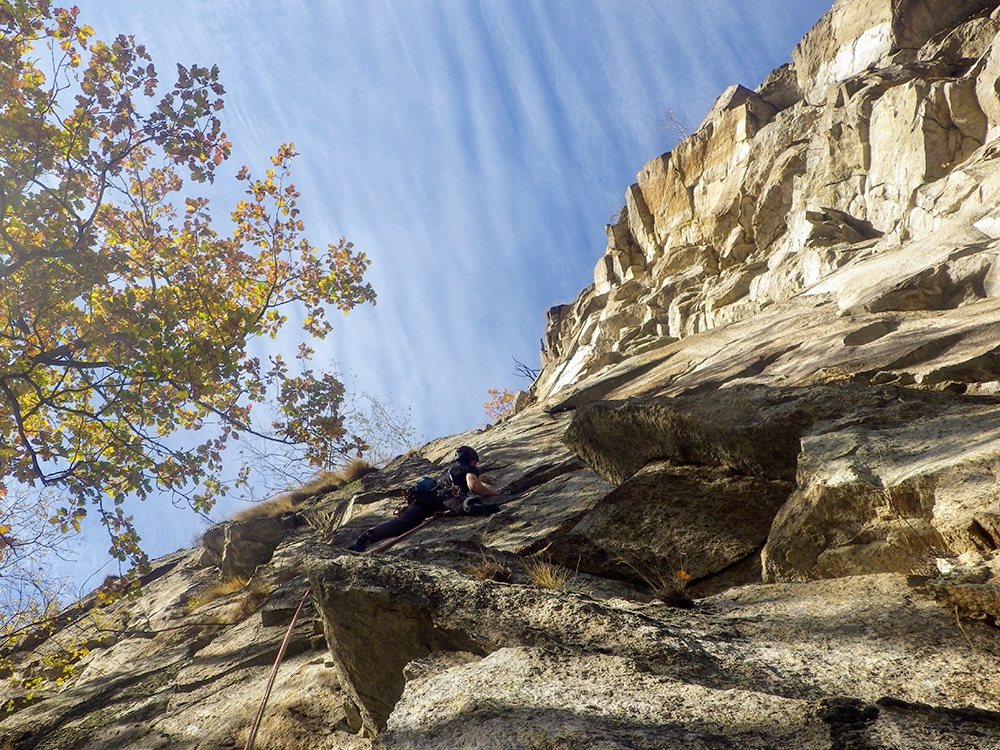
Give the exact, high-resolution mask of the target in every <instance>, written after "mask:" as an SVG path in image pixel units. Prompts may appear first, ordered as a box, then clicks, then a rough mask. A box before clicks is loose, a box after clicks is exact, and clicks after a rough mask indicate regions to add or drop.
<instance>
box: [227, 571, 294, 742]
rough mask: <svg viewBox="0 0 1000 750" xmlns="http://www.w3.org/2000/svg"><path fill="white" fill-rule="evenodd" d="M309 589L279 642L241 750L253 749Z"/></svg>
mask: <svg viewBox="0 0 1000 750" xmlns="http://www.w3.org/2000/svg"><path fill="white" fill-rule="evenodd" d="M309 592H310V589H306V593H304V594H303V595H302V601H300V602H299V606H298V609H296V610H295V614H294V615H292V621H291V622H290V623H288V631H287V632H286V633H285V639H284V640H283V641H282V642H281V648H279V649H278V656H277V658H276V659H275V660H274V666H273V667H272V668H271V676H270V677H268V678H267V687H265V688H264V697H263V698H261V699H260V707H259V708H258V709H257V716H256V717H255V718H254V720H253V724H252V725H251V726H250V736H249V737H247V744H246V745H244V746H243V750H251V748H253V743H254V740H255V739H257V730H258V729H259V728H260V719H261V717H262V716H263V715H264V708H265V707H266V706H267V699H268V698H269V697H270V695H271V688H272V687H273V686H274V678H275V677H276V676H277V674H278V665H280V664H281V660H282V658H284V656H285V649H287V648H288V642H289V641H290V640H291V639H292V630H294V629H295V622H296V620H298V619H299V613H300V612H302V608H303V607H304V606H305V604H306V599H308V598H309Z"/></svg>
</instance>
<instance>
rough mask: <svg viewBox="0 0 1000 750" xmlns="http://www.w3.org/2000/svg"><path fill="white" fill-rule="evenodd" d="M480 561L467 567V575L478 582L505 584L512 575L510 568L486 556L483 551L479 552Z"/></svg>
mask: <svg viewBox="0 0 1000 750" xmlns="http://www.w3.org/2000/svg"><path fill="white" fill-rule="evenodd" d="M479 555H480V559H479V560H478V561H477V562H475V563H473V564H472V565H471V566H470V567H469V573H470V574H471V575H472V577H473V578H477V579H479V580H480V581H500V582H501V583H506V582H507V581H509V580H510V579H511V578H512V577H513V574H512V573H511V570H510V568H508V567H507V566H506V565H504V564H503V563H502V562H500V561H499V560H497V559H496V558H495V557H493V556H492V555H487V554H486V552H485V550H483V549H480V550H479Z"/></svg>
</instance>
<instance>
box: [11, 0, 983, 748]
mask: <svg viewBox="0 0 1000 750" xmlns="http://www.w3.org/2000/svg"><path fill="white" fill-rule="evenodd" d="M792 60H793V62H792V63H791V64H790V65H787V66H785V67H783V68H780V69H779V70H776V71H774V72H773V73H772V74H771V75H770V76H769V77H768V78H767V80H766V81H765V82H764V83H763V84H762V85H761V86H760V87H758V88H757V90H755V91H750V90H748V89H746V88H743V87H741V86H734V87H732V88H730V89H729V90H727V91H726V92H724V93H723V95H722V96H721V97H720V98H719V100H718V101H717V103H716V104H715V106H714V107H713V108H712V110H711V111H710V112H709V113H708V115H707V116H706V118H705V120H704V122H703V123H702V124H701V126H700V127H699V129H698V130H697V132H695V133H694V134H693V135H691V136H690V137H689V138H687V139H686V140H684V141H683V142H682V143H680V144H679V145H678V147H677V148H676V149H675V150H674V151H672V152H671V153H668V154H663V155H662V156H659V157H657V158H655V159H653V160H652V161H651V162H650V163H649V164H647V165H646V166H645V167H643V168H642V169H641V170H640V172H639V174H638V176H637V181H636V184H635V185H632V186H631V187H630V188H629V189H628V191H627V192H626V195H625V206H624V208H623V209H622V210H621V213H620V216H619V218H618V221H617V222H616V223H615V224H614V225H612V226H609V227H608V228H607V234H608V247H607V251H606V252H605V254H604V256H603V257H602V258H601V259H600V261H599V262H598V264H597V268H596V269H595V274H594V284H593V285H591V286H589V287H588V288H587V289H585V290H583V291H582V292H581V294H580V295H579V297H578V298H577V300H576V301H575V302H573V303H572V304H569V305H564V306H561V307H557V308H554V309H552V310H550V311H549V313H548V329H547V333H546V339H545V349H544V351H543V353H542V362H543V368H542V371H541V374H540V376H539V377H538V379H537V380H536V382H535V383H534V384H533V385H532V387H531V389H530V391H529V393H528V394H525V395H524V396H523V397H522V398H521V399H519V406H518V410H517V413H515V414H514V415H512V416H510V417H509V418H507V419H505V420H504V421H502V422H501V423H500V424H499V425H497V426H495V427H493V428H491V429H489V430H487V431H484V432H475V433H467V434H464V435H456V436H452V437H448V438H442V439H439V440H436V441H433V442H431V443H429V444H428V445H426V446H423V447H422V448H420V449H419V450H417V451H414V452H412V453H411V454H409V455H407V456H403V457H400V458H398V459H396V460H395V461H394V462H392V463H391V464H390V465H388V466H387V467H385V468H383V469H382V470H380V471H378V472H376V473H374V474H370V475H368V476H366V477H364V478H362V479H361V480H358V481H356V482H354V483H352V484H350V485H348V486H346V487H343V488H340V489H337V490H335V491H331V492H326V493H321V494H317V495H316V496H314V497H312V498H309V499H307V500H306V501H304V502H302V503H300V504H299V506H298V507H297V509H296V510H295V511H293V512H291V513H287V514H285V515H283V516H280V517H276V518H263V519H259V520H254V521H241V522H229V523H226V524H222V525H221V526H219V527H216V528H213V529H211V530H210V531H209V532H208V533H207V534H206V535H205V538H204V540H203V544H202V547H201V548H200V549H196V550H189V551H180V552H177V553H175V554H173V555H170V556H167V557H165V558H162V559H160V560H157V561H156V562H155V563H154V566H153V569H152V570H151V571H150V572H149V573H148V574H147V575H146V576H145V579H144V593H143V595H142V596H141V597H138V598H132V599H128V598H126V599H122V600H119V601H116V602H112V603H108V602H107V600H106V599H105V598H103V597H102V596H101V595H100V594H94V595H93V596H91V597H89V598H87V599H85V600H83V601H81V602H78V603H77V604H76V605H74V606H73V607H71V608H69V609H67V610H66V611H65V612H64V613H62V614H61V615H60V616H59V617H58V618H56V620H55V621H54V622H53V623H52V624H51V627H48V628H46V629H44V630H40V631H39V632H38V633H36V634H34V635H33V636H32V637H31V638H29V639H28V640H26V641H24V642H23V643H21V644H20V645H19V646H18V647H17V648H16V649H13V650H12V649H11V648H9V647H8V648H7V649H6V651H5V654H6V656H7V657H8V658H10V659H11V661H12V662H13V663H14V665H15V667H14V669H13V670H12V671H11V672H10V673H8V674H7V675H5V677H6V678H7V680H6V682H5V683H4V684H3V687H2V689H0V700H2V701H4V702H5V704H6V706H7V708H8V709H9V710H8V713H7V714H6V716H4V718H2V719H0V748H10V749H11V750H34V749H37V750H42V749H44V748H47V749H53V748H79V749H87V750H98V749H100V750H105V749H110V748H128V749H130V750H138V749H139V748H149V749H150V750H152V749H153V748H168V747H169V748H190V749H191V750H194V749H195V748H219V747H243V746H244V744H245V743H246V740H247V737H248V736H249V733H250V726H251V722H252V720H253V718H254V714H255V712H256V710H257V707H258V704H259V703H260V701H261V696H262V695H263V693H264V688H265V683H266V682H267V678H268V674H269V672H270V671H271V665H272V664H273V663H274V661H275V657H276V656H277V654H278V652H279V649H280V648H281V647H282V641H283V639H284V638H285V636H286V631H287V632H288V639H287V643H286V644H285V645H286V646H287V650H286V651H285V655H284V660H283V662H282V664H281V667H280V669H279V670H278V672H277V675H276V679H275V682H274V688H273V691H272V692H271V695H270V699H269V701H268V703H267V709H266V711H265V713H264V715H263V721H262V723H261V725H260V729H259V733H258V734H257V738H256V746H257V747H260V748H263V747H267V748H316V749H317V750H319V749H321V748H322V749H331V750H332V749H334V748H400V749H402V748H459V747H462V748H464V747H469V748H511V749H519V748H532V749H537V750H543V749H544V750H559V749H562V748H566V749H569V748H574V749H575V748H609V749H611V748H651V749H652V748H663V747H683V748H704V749H706V750H707V749H714V748H816V749H817V750H819V749H822V750H846V749H847V748H873V749H874V748H954V749H955V750H959V749H960V748H961V749H963V750H967V749H969V748H992V749H996V748H1000V690H998V689H997V684H1000V659H998V656H1000V632H998V630H997V619H998V618H1000V556H998V554H997V550H998V549H1000V262H998V255H1000V161H998V159H997V157H998V155H1000V0H850V1H846V0H840V1H839V2H837V3H836V4H835V5H834V7H833V8H832V9H831V11H830V12H829V13H827V14H826V15H825V16H824V17H823V19H821V21H820V22H819V23H818V24H817V25H816V27H815V28H814V29H813V30H812V31H810V32H809V34H808V35H807V36H806V37H805V38H804V39H803V40H802V42H801V43H800V44H799V46H798V47H797V48H796V49H795V50H794V52H793V55H792ZM462 444H471V445H474V446H475V447H476V448H477V449H478V450H479V452H480V453H481V455H482V456H483V458H484V469H485V470H486V471H487V472H489V473H490V474H492V475H493V476H494V477H495V478H496V481H497V484H498V486H499V487H501V488H502V489H503V493H504V494H503V495H501V497H500V498H499V500H500V501H501V504H502V511H501V512H499V513H496V514H494V515H491V516H489V517H487V518H473V517H450V518H444V519H440V520H437V521H435V522H433V523H431V524H429V525H428V526H426V527H425V528H421V529H420V530H419V531H417V532H416V533H414V534H412V535H410V536H407V537H406V538H404V539H402V540H400V541H399V542H398V543H397V544H396V545H394V546H392V547H391V548H390V549H388V550H385V551H383V552H374V553H372V552H369V553H364V554H356V553H349V552H346V551H345V547H346V546H347V545H348V544H349V543H350V542H351V541H353V540H354V539H355V538H356V537H357V536H358V534H359V533H360V532H361V531H363V530H364V529H366V528H368V527H370V526H371V525H373V524H374V523H376V522H377V521H379V520H383V519H385V518H387V517H389V515H390V514H391V511H392V509H393V508H394V507H395V506H397V505H398V504H399V499H398V495H399V490H400V489H401V488H402V487H405V486H407V485H408V484H412V483H413V482H414V481H416V479H418V478H419V477H421V476H425V475H429V476H438V475H439V474H440V473H441V470H442V468H443V467H444V466H445V465H447V463H448V462H449V461H450V459H451V457H452V455H453V453H454V449H455V448H456V447H457V446H459V445H462ZM220 581H221V582H222V584H220ZM223 584H224V585H223ZM307 592H308V593H307ZM303 601H304V602H305V605H304V609H303V613H302V615H301V617H299V618H298V619H296V620H295V626H294V627H292V628H290V625H291V623H292V622H293V617H294V613H295V612H296V609H297V608H298V606H299V604H300V602H303Z"/></svg>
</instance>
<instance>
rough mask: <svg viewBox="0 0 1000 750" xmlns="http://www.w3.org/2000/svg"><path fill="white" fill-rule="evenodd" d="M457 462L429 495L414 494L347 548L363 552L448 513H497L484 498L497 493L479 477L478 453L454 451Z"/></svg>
mask: <svg viewBox="0 0 1000 750" xmlns="http://www.w3.org/2000/svg"><path fill="white" fill-rule="evenodd" d="M455 459H456V463H455V465H454V466H452V467H451V468H449V469H448V472H447V474H446V475H445V477H444V479H443V481H441V482H439V483H437V485H436V486H437V488H438V489H435V490H434V491H430V492H417V493H414V495H413V497H414V499H413V501H412V502H411V503H410V504H409V505H407V506H406V508H404V509H403V511H402V513H400V514H399V515H398V516H397V517H396V518H394V519H392V520H391V521H385V522H383V523H380V524H379V525H378V526H375V527H374V528H371V529H368V531H366V532H365V533H364V534H362V535H361V536H360V537H358V539H357V541H356V542H354V544H352V545H351V546H350V547H348V548H347V549H349V550H351V551H352V552H364V551H365V550H366V549H368V546H369V545H370V544H372V543H373V542H377V541H379V540H380V539H388V538H389V537H394V536H399V535H400V534H405V533H406V532H407V531H410V530H412V529H415V528H416V527H417V526H419V525H420V524H421V523H423V522H424V521H425V519H427V518H428V517H429V516H433V515H435V514H438V513H440V514H443V513H446V512H448V511H451V512H452V513H455V514H458V515H467V516H488V515H490V514H491V513H495V512H497V511H498V510H500V507H499V506H498V505H487V504H485V503H483V502H482V498H484V497H495V496H497V495H499V494H500V493H499V492H497V491H496V490H495V489H493V488H492V487H490V485H489V484H488V480H489V477H481V476H480V474H479V468H478V464H479V454H478V453H476V451H475V450H474V449H473V448H470V447H469V446H468V445H463V446H460V447H459V448H458V449H457V450H456V451H455Z"/></svg>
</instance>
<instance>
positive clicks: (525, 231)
mask: <svg viewBox="0 0 1000 750" xmlns="http://www.w3.org/2000/svg"><path fill="white" fill-rule="evenodd" d="M76 4H77V5H78V6H79V7H80V9H81V19H82V20H83V21H84V22H85V23H88V24H90V25H91V26H93V27H94V28H95V31H96V32H97V36H98V37H99V38H103V39H107V38H110V37H113V36H114V35H116V34H118V33H128V34H133V35H135V36H136V38H137V40H138V41H140V42H141V43H143V44H145V45H146V47H147V48H148V50H149V51H150V53H151V54H152V56H153V59H154V61H155V62H156V63H157V66H158V68H159V70H160V71H161V78H168V75H169V74H170V72H171V71H172V68H173V63H175V62H182V63H185V64H191V63H199V64H218V65H219V66H220V68H221V70H222V80H223V83H224V84H225V86H226V89H227V97H226V99H227V106H226V110H225V111H224V112H223V119H224V123H225V129H226V131H227V133H228V134H229V136H230V140H232V141H233V143H234V151H233V158H232V160H231V162H230V163H229V165H228V167H226V168H225V169H224V170H223V172H222V175H221V179H220V184H219V191H218V192H219V195H216V196H214V199H215V200H216V201H218V202H219V204H220V208H222V207H225V206H227V205H228V204H232V203H233V202H234V201H235V200H237V199H238V198H239V195H238V189H237V188H232V182H231V180H227V177H231V176H232V175H233V174H235V172H236V171H237V169H238V168H239V166H240V165H242V164H247V165H248V166H250V167H251V170H252V171H256V172H257V173H260V172H262V171H263V170H264V169H265V168H266V166H268V162H267V159H268V156H269V155H271V154H272V153H273V152H274V150H275V148H276V147H277V146H278V145H279V144H281V143H283V142H287V141H293V142H294V143H295V144H296V147H297V150H298V151H299V152H300V154H301V156H300V157H299V158H298V159H297V160H296V162H295V164H294V166H293V170H294V174H293V180H294V181H295V183H296V184H297V185H298V186H299V187H300V189H301V190H302V192H303V199H302V201H301V204H300V207H301V208H302V209H303V215H304V219H305V221H306V226H307V229H308V235H309V237H310V239H312V241H313V242H314V243H315V244H318V245H322V244H325V243H326V242H331V241H336V240H337V239H338V238H339V237H340V236H341V235H343V236H346V237H347V238H348V239H349V240H351V241H353V242H354V243H355V246H356V247H357V248H358V249H359V250H361V251H363V252H365V253H366V254H367V255H368V257H369V258H370V259H371V260H372V267H371V269H370V272H369V276H368V280H369V281H370V282H371V283H372V284H373V286H374V287H375V290H376V292H377V293H378V304H377V305H376V306H375V307H368V308H364V309H356V310H355V311H353V312H352V313H351V314H350V315H349V316H347V317H345V318H341V317H340V316H337V320H336V331H335V333H334V334H333V335H332V336H331V337H329V338H328V339H327V341H325V342H323V344H322V345H321V346H320V347H317V348H318V350H319V357H318V359H319V364H320V366H322V367H327V368H333V369H336V370H338V371H339V372H340V373H341V374H342V375H343V376H344V377H345V378H348V379H350V378H354V380H355V383H356V385H357V387H358V388H359V389H360V390H364V391H367V392H370V393H373V394H375V395H376V396H378V397H379V398H381V399H383V400H385V401H387V402H389V403H390V404H392V405H394V406H395V407H396V408H398V409H408V410H409V412H410V417H411V421H412V423H413V425H414V427H415V429H416V432H417V435H418V437H420V438H424V439H430V438H433V437H437V436H440V435H445V434H450V433H454V432H460V431H464V430H468V429H472V428H475V427H476V426H477V425H478V424H479V423H480V422H482V421H483V419H484V416H485V415H484V413H483V409H482V403H483V402H484V401H485V400H486V398H487V397H486V390H487V389H488V388H491V387H506V388H512V389H513V388H518V387H526V385H527V381H525V380H523V379H520V378H518V377H517V376H516V375H515V374H514V369H515V363H514V360H513V358H516V359H517V360H519V361H521V362H524V363H526V364H528V365H530V366H532V367H537V366H538V350H539V340H540V339H541V337H542V335H543V332H544V320H545V310H546V309H547V308H549V307H551V306H552V305H556V304H561V303H565V302H570V301H572V300H573V299H574V298H575V297H576V295H577V294H578V293H579V291H580V290H581V289H583V288H584V287H585V286H586V285H587V284H589V283H591V281H592V279H593V269H594V266H595V264H596V263H597V261H598V259H599V258H600V257H601V255H602V254H603V252H604V248H605V244H606V238H605V234H604V224H605V223H607V221H608V220H609V218H610V217H611V216H612V215H616V214H617V211H618V209H619V208H620V207H621V206H622V205H623V203H624V198H623V195H624V192H625V189H626V188H627V187H628V186H629V185H630V184H631V183H632V182H634V180H635V175H636V173H637V172H638V171H639V170H640V169H641V168H642V166H643V165H644V164H645V163H646V162H647V161H649V160H650V159H652V158H654V157H656V156H658V155H659V154H660V153H662V152H664V151H666V150H669V149H670V148H671V147H672V145H673V143H674V140H675V139H674V137H673V135H672V134H670V133H665V132H662V130H661V126H662V124H663V122H664V119H665V114H666V112H667V110H668V109H669V110H672V111H673V112H674V114H675V115H676V116H677V118H678V119H680V120H681V121H682V122H684V123H685V124H686V125H687V126H688V128H689V129H693V128H694V127H695V126H697V124H698V123H699V122H700V121H701V119H702V117H703V116H704V114H705V113H706V112H707V110H708V109H709V107H710V106H711V105H712V103H713V101H714V100H715V98H716V97H717V96H718V95H719V94H720V93H721V92H722V91H723V89H724V88H725V87H726V86H728V85H730V84H733V83H741V84H743V85H745V86H748V87H750V88H754V87H756V86H757V85H758V84H759V83H760V82H761V81H762V80H763V78H764V77H765V76H766V75H767V73H768V72H770V71H771V70H772V69H774V68H775V67H777V66H779V65H781V64H783V63H785V62H788V61H789V60H790V54H791V51H792V48H793V47H794V46H795V44H796V43H797V42H798V41H799V39H801V37H802V36H803V35H804V33H805V32H806V31H807V30H808V29H809V28H810V27H811V26H812V25H813V24H814V23H815V22H816V21H817V20H818V19H819V17H820V16H821V15H822V14H823V13H824V12H825V11H826V10H827V9H828V8H829V6H830V5H831V4H832V3H831V2H830V0H701V1H700V2H697V3H693V2H688V1H684V2H682V1H680V0H660V2H652V1H651V0H502V1H501V0H437V1H434V0H391V1H390V0H363V1H361V0H356V1H354V0H352V1H347V0H341V1H339V2H333V1H327V0H282V1H281V2H270V3H264V2H250V1H249V0H213V1H212V2H205V1H204V0H201V1H200V2H196V1H195V0H169V1H168V0H76ZM230 189H231V191H230ZM227 210H228V209H227ZM226 510H231V508H226V507H225V506H224V507H223V508H221V511H223V512H224V511H226ZM146 515H149V516H151V517H157V518H158V519H159V520H158V521H156V522H152V520H151V519H150V522H149V523H144V516H146ZM137 521H138V522H139V524H140V532H141V533H142V535H143V538H144V541H145V544H146V547H147V550H148V551H149V552H150V553H152V554H154V555H159V554H164V553H166V552H170V551H173V550H174V549H176V548H178V547H182V546H188V545H190V544H191V543H192V539H193V538H194V536H195V535H196V534H197V533H198V530H199V528H200V527H199V526H198V523H197V522H196V520H195V519H193V518H191V517H190V516H189V515H186V514H178V516H177V519H176V521H173V520H167V517H166V516H164V515H163V514H162V513H160V512H159V511H154V509H149V510H144V511H141V512H139V513H137ZM94 544H96V545H97V547H99V548H100V549H101V550H102V551H103V549H105V548H106V544H105V543H104V541H103V540H100V541H99V542H95V543H94ZM88 546H89V545H88Z"/></svg>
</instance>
